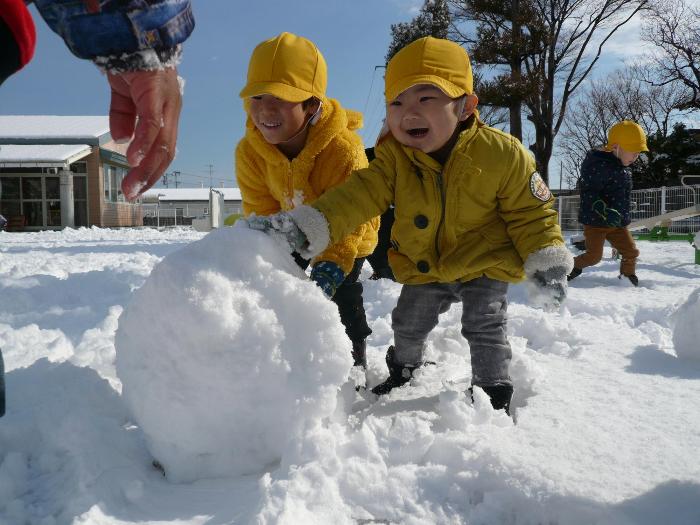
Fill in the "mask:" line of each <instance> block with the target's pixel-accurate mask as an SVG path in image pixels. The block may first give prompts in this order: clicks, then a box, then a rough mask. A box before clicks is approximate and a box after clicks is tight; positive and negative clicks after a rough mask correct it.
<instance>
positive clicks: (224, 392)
mask: <svg viewBox="0 0 700 525" xmlns="http://www.w3.org/2000/svg"><path fill="white" fill-rule="evenodd" d="M115 346H116V351H117V373H118V376H119V378H120V380H121V382H122V385H123V397H124V400H125V402H126V403H127V405H128V407H129V408H130V410H131V412H132V414H133V417H134V419H135V421H136V423H137V424H138V425H139V426H140V427H141V428H142V429H143V431H144V433H145V435H146V439H147V441H148V446H149V449H150V451H151V453H152V454H153V456H154V457H155V458H156V459H157V460H158V461H160V462H161V463H162V464H163V465H164V467H165V469H166V472H167V475H168V478H169V479H171V480H173V481H191V480H195V479H200V478H205V477H220V476H231V475H240V474H246V473H253V472H260V471H261V470H264V469H265V468H266V467H268V466H269V465H270V464H273V463H274V462H276V461H278V460H279V459H280V458H281V455H282V451H283V450H284V448H285V446H286V444H287V442H288V441H289V439H290V438H292V437H293V436H294V435H295V433H297V432H300V430H299V429H300V428H301V427H302V426H305V425H306V424H307V423H310V422H312V420H320V419H322V418H324V417H327V416H329V415H330V414H332V413H333V411H334V410H335V406H336V399H337V395H336V393H337V390H338V388H339V386H340V385H341V384H342V383H343V382H344V381H345V380H346V378H347V375H348V372H349V370H350V368H351V366H352V359H351V357H350V342H349V340H348V338H347V336H346V335H345V331H344V329H343V326H342V324H341V323H340V318H339V315H338V311H337V308H336V306H335V304H334V303H332V302H331V301H329V300H328V299H327V298H326V297H325V296H324V295H323V293H322V292H321V291H320V290H319V289H318V288H317V287H316V286H315V285H314V284H313V283H312V282H310V281H309V280H308V279H307V278H306V276H305V274H304V273H303V272H302V271H301V270H300V269H299V267H298V266H297V265H296V264H295V263H294V261H293V260H292V258H291V257H290V255H289V254H287V253H285V252H284V251H283V250H282V249H281V248H280V247H279V245H277V244H276V243H275V242H274V241H273V240H272V239H270V238H269V237H268V236H266V235H265V234H263V233H260V232H257V231H253V230H249V229H248V228H247V227H246V226H245V225H243V224H240V225H236V226H234V227H233V228H224V229H221V230H217V231H215V232H213V233H211V234H209V235H207V236H206V237H204V238H203V239H201V240H200V241H197V242H194V243H191V244H189V245H187V246H186V247H185V248H183V249H181V250H179V251H177V252H174V253H172V254H171V255H169V256H167V257H166V258H165V259H164V260H163V261H162V262H161V263H160V264H158V265H157V266H156V267H155V268H154V270H153V272H152V274H151V275H150V277H149V278H148V279H147V281H146V283H145V284H144V285H143V287H141V288H140V289H139V290H137V291H136V292H135V293H134V296H133V299H132V301H131V303H130V304H129V305H128V306H127V308H126V309H125V310H124V313H123V314H122V316H121V318H120V320H119V328H118V330H117V333H116V337H115Z"/></svg>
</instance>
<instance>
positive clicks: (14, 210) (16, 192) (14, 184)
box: [0, 177, 22, 219]
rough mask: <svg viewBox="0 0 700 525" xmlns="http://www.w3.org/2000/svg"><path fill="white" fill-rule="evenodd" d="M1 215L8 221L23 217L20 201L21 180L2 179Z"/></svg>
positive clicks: (0, 181) (0, 179) (14, 178)
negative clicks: (12, 218) (19, 216)
mask: <svg viewBox="0 0 700 525" xmlns="http://www.w3.org/2000/svg"><path fill="white" fill-rule="evenodd" d="M0 184H1V185H2V187H1V188H0V193H1V194H0V214H2V215H4V216H5V217H7V218H8V219H9V218H10V217H16V216H18V215H22V205H21V200H20V178H19V177H0Z"/></svg>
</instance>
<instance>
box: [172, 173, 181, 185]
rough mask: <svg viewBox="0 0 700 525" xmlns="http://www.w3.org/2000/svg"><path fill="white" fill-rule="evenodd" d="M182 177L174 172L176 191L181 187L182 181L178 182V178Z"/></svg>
mask: <svg viewBox="0 0 700 525" xmlns="http://www.w3.org/2000/svg"><path fill="white" fill-rule="evenodd" d="M179 176H180V172H179V171H173V177H175V189H177V187H178V186H179V185H180V181H178V180H177V179H178V177H179Z"/></svg>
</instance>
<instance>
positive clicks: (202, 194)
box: [143, 188, 242, 201]
mask: <svg viewBox="0 0 700 525" xmlns="http://www.w3.org/2000/svg"><path fill="white" fill-rule="evenodd" d="M214 189H215V190H216V191H220V192H223V194H224V200H226V201H240V200H242V199H241V190H239V189H238V188H214ZM143 197H144V198H149V197H150V198H152V199H153V200H155V199H159V200H161V201H209V188H175V189H170V188H151V189H150V190H148V191H146V192H144V194H143Z"/></svg>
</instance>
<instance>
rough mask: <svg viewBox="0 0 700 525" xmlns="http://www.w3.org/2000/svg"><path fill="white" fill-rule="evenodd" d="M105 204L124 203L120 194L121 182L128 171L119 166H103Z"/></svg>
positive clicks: (122, 195) (124, 200)
mask: <svg viewBox="0 0 700 525" xmlns="http://www.w3.org/2000/svg"><path fill="white" fill-rule="evenodd" d="M103 167H104V188H105V202H126V199H125V198H124V194H123V193H122V181H123V180H124V177H126V175H127V173H129V170H127V169H126V168H122V167H119V166H112V165H110V164H105V165H104V166H103Z"/></svg>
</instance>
